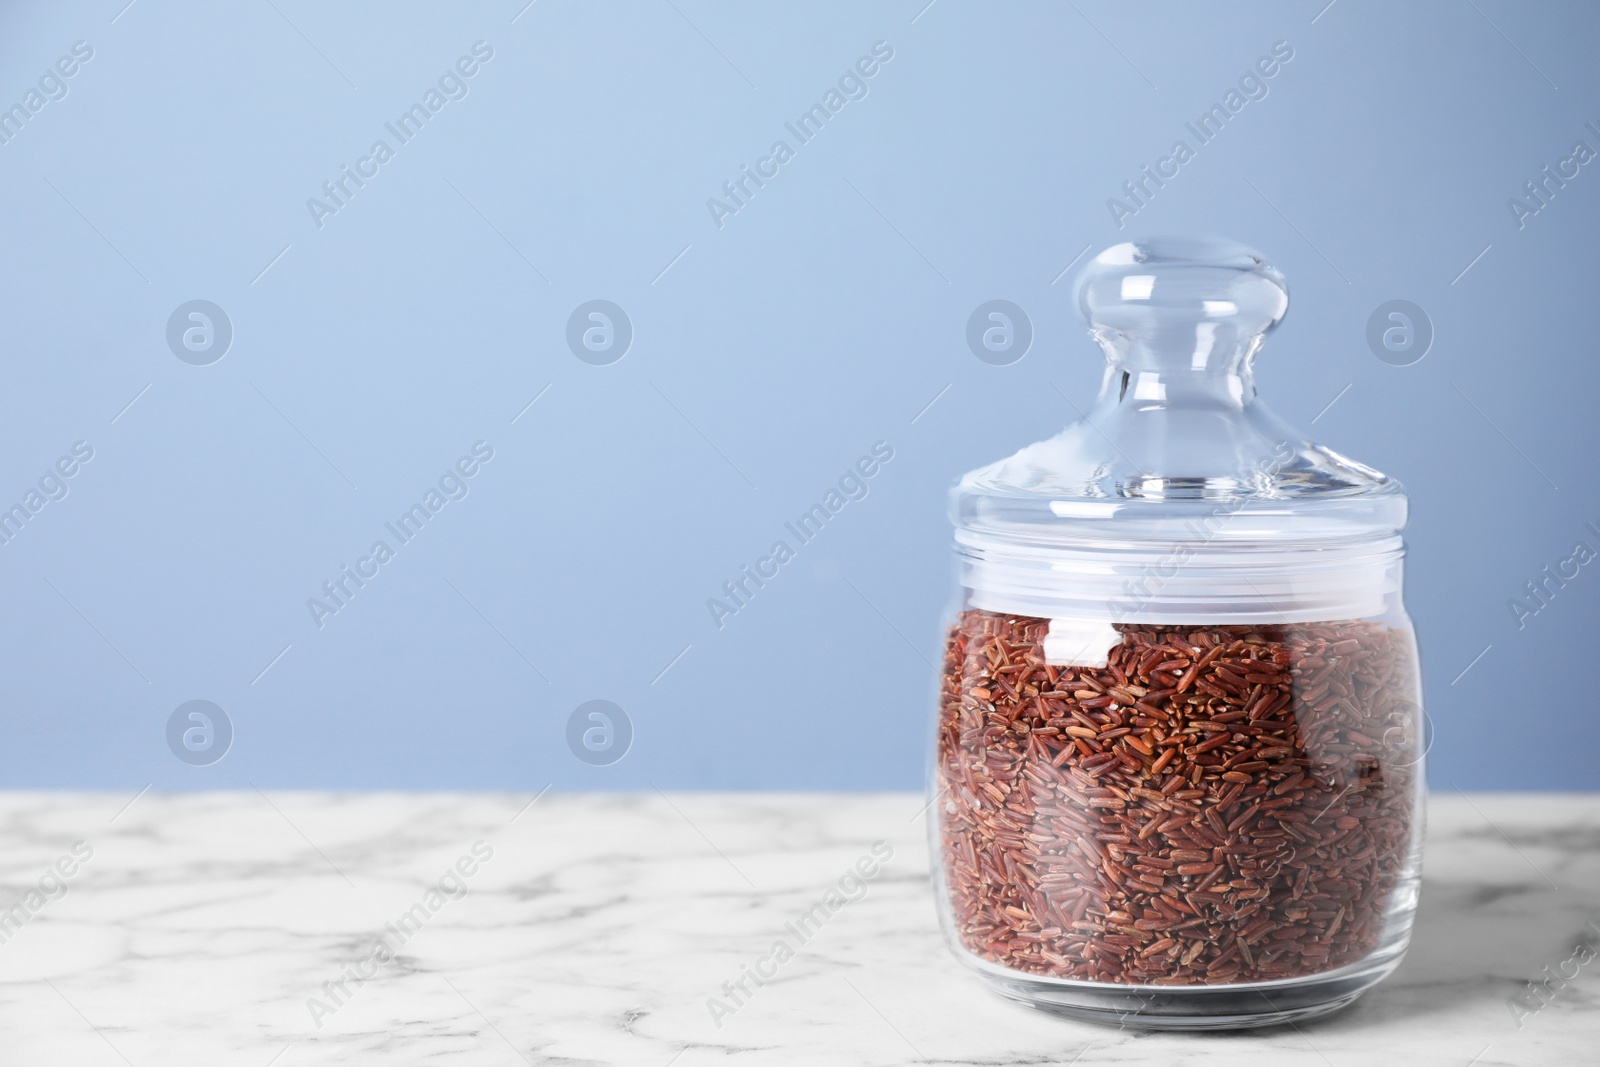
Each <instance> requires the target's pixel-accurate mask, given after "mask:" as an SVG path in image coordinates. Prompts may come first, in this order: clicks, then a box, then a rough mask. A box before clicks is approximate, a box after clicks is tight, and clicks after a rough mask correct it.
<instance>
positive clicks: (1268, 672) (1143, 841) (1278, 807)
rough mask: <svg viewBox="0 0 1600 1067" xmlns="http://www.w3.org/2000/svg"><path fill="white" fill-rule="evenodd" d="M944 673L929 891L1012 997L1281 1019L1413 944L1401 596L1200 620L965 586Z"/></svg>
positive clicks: (1137, 1014)
mask: <svg viewBox="0 0 1600 1067" xmlns="http://www.w3.org/2000/svg"><path fill="white" fill-rule="evenodd" d="M1095 633H1099V634H1101V635H1102V639H1101V641H1100V643H1099V646H1098V647H1095V646H1094V644H1093V642H1092V641H1091V642H1090V646H1091V650H1090V652H1089V654H1088V655H1085V654H1084V653H1083V651H1082V649H1083V648H1084V636H1085V635H1086V634H1087V635H1093V634H1095ZM1064 638H1065V639H1066V643H1065V644H1063V639H1064ZM1106 646H1109V647H1106ZM1063 647H1067V648H1073V649H1076V650H1077V651H1076V652H1073V653H1070V654H1068V655H1066V656H1065V657H1064V658H1063V654H1062V652H1061V649H1062V648H1063ZM1098 649H1104V651H1103V654H1102V653H1100V652H1099V651H1098ZM942 672H943V673H942V679H941V684H940V693H939V708H938V715H937V727H936V736H935V745H934V766H933V774H932V775H931V788H932V790H933V803H932V806H931V810H932V811H933V812H934V813H935V814H936V818H934V819H931V820H930V828H931V832H932V835H933V842H932V845H933V847H932V851H933V854H934V855H935V856H936V857H938V862H937V863H936V864H935V868H936V895H937V899H938V902H939V909H940V912H941V916H942V919H943V923H944V926H945V929H946V932H947V935H948V936H949V939H950V942H951V945H952V947H953V949H954V950H955V952H956V953H957V955H958V956H960V957H961V958H962V959H963V960H964V961H965V962H967V963H969V964H970V965H972V966H973V967H975V968H976V969H977V970H978V971H979V972H980V973H981V974H982V975H983V976H984V977H985V978H986V979H987V980H989V981H990V982H991V983H992V984H993V985H994V986H995V987H996V988H997V989H998V990H999V991H1000V992H1001V993H1003V994H1005V995H1007V996H1010V997H1012V998H1014V999H1018V1000H1022V1001H1024V1002H1026V1003H1029V1004H1032V1005H1033V1006H1036V1007H1040V1008H1045V1009H1047V1010H1055V1011H1059V1012H1064V1013H1068V1014H1075V1015H1080V1016H1084V1017H1090V1018H1096V1019H1102V1020H1108V1021H1116V1022H1118V1023H1120V1024H1123V1025H1134V1026H1145V1027H1173V1028H1213V1027H1214V1028H1223V1027H1238V1026H1249V1025H1268V1024H1272V1023H1278V1022H1283V1021H1285V1020H1288V1019H1295V1018H1301V1017H1307V1016H1311V1015H1316V1014H1321V1013H1323V1012H1326V1011H1331V1010H1334V1009H1336V1008H1338V1007H1340V1006H1342V1005H1344V1004H1346V1003H1349V1002H1350V1001H1351V1000H1353V999H1354V998H1355V997H1356V996H1357V995H1359V994H1360V992H1361V991H1363V990H1364V989H1366V988H1367V987H1369V986H1370V985H1372V984H1373V983H1375V982H1377V981H1378V980H1379V979H1381V978H1382V977H1383V976H1384V975H1386V974H1387V973H1389V972H1390V971H1391V970H1393V969H1394V967H1395V966H1396V965H1397V964H1398V963H1399V960H1400V957H1401V955H1402V954H1403V953H1404V950H1405V946H1406V943H1407V940H1408V938H1409V935H1410V928H1411V921H1412V916H1413V913H1414V911H1415V908H1416V901H1417V892H1418V874H1419V866H1420V843H1421V833H1422V798H1423V766H1422V758H1423V750H1424V743H1423V741H1424V738H1423V725H1424V723H1423V715H1422V710H1421V705H1420V698H1421V694H1420V689H1419V676H1418V669H1417V656H1416V646H1415V642H1414V640H1413V635H1412V629H1411V625H1410V621H1409V620H1408V619H1407V617H1406V615H1405V613H1404V611H1403V609H1402V608H1401V607H1400V604H1399V599H1398V595H1396V596H1394V597H1393V598H1392V599H1390V601H1389V602H1388V604H1387V606H1386V607H1385V610H1384V611H1383V612H1382V613H1381V614H1378V615H1370V616H1368V617H1365V618H1359V619H1345V620H1333V621H1314V622H1284V623H1271V622H1254V623H1242V624H1240V623H1234V624H1219V623H1214V622H1201V623H1196V624H1194V625H1181V624H1177V623H1173V622H1161V623H1140V622H1126V623H1109V622H1104V621H1083V620H1071V619H1065V620H1064V619H1046V618H1041V617H1035V616H1029V615H1018V614H1008V613H1005V612H1002V611H996V610H992V609H986V608H980V607H977V606H975V605H974V604H973V603H972V602H971V597H970V595H964V596H963V599H962V602H961V604H960V605H958V608H957V611H956V612H955V613H954V616H953V618H952V619H951V623H950V627H949V630H948V633H947V639H946V647H945V654H944V660H943V667H942Z"/></svg>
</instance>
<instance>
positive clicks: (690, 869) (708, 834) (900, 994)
mask: <svg viewBox="0 0 1600 1067" xmlns="http://www.w3.org/2000/svg"><path fill="white" fill-rule="evenodd" d="M129 799H130V797H129V796H127V795H117V796H113V795H109V794H61V793H53V794H43V793H27V794H25V793H11V794H0V842H3V845H4V847H3V848H0V938H3V941H0V1034H3V1035H4V1036H3V1045H0V1047H3V1049H4V1052H3V1054H0V1061H3V1062H4V1063H6V1064H51V1065H55V1064H85V1065H95V1064H105V1065H107V1067H115V1065H117V1064H122V1063H127V1064H134V1065H137V1067H144V1065H146V1064H149V1065H156V1064H160V1065H163V1067H167V1065H175V1064H190V1063H193V1064H205V1065H208V1067H210V1065H217V1064H243V1065H254V1067H268V1065H271V1067H296V1065H300V1064H344V1063H359V1064H383V1063H394V1064H454V1063H462V1064H515V1063H517V1062H519V1060H521V1061H525V1062H527V1063H534V1064H565V1065H580V1064H640V1065H644V1067H702V1065H711V1064H717V1065H728V1064H762V1065H766V1064H772V1065H779V1064H803V1065H808V1067H809V1065H830V1067H831V1065H840V1067H856V1065H863V1067H866V1065H876V1064H885V1065H890V1064H906V1063H918V1062H927V1063H936V1064H995V1065H1000V1064H1070V1063H1078V1064H1163V1065H1187V1064H1203V1063H1228V1064H1243V1065H1253V1064H1263V1065H1265V1064H1274V1065H1276V1064H1283V1063H1309V1064H1330V1065H1341V1067H1342V1065H1344V1064H1350V1065H1357V1064H1362V1065H1365V1064H1372V1063H1404V1064H1408V1065H1410V1064H1445V1065H1453V1067H1468V1065H1469V1064H1472V1065H1473V1067H1490V1065H1500V1064H1577V1063H1585V1062H1595V1061H1596V1058H1597V1057H1600V1053H1596V1051H1595V1049H1596V1047H1597V1046H1600V1011H1597V1008H1600V959H1596V960H1592V961H1587V962H1578V961H1579V960H1583V959H1584V958H1585V954H1587V955H1588V956H1592V955H1593V952H1594V949H1593V948H1592V947H1590V946H1596V945H1600V925H1597V924H1600V797H1597V796H1555V795H1551V796H1508V795H1486V794H1474V795H1471V796H1464V795H1461V794H1454V793H1452V794H1445V795H1441V796H1436V797H1433V798H1432V799H1431V800H1430V804H1429V816H1428V842H1427V855H1426V860H1425V865H1424V888H1423V901H1422V910H1421V913H1420V916H1419V919H1418V924H1417V928H1416V934H1415V938H1414V940H1413V943H1412V948H1411V952H1410V954H1409V956H1408V957H1407V959H1406V962H1405V963H1404V964H1403V965H1402V967H1401V969H1400V970H1399V971H1398V972H1397V973H1396V974H1395V975H1393V976H1392V977H1391V978H1390V979H1388V980H1387V981H1386V982H1384V983H1383V984H1381V985H1380V986H1378V987H1377V988H1376V989H1374V990H1372V991H1371V992H1369V993H1368V994H1367V995H1366V996H1365V997H1363V998H1362V999H1361V1000H1360V1001H1358V1002H1357V1003H1356V1005H1354V1006H1353V1007H1352V1008H1350V1009H1349V1010H1347V1011H1345V1012H1343V1013H1341V1014H1339V1015H1336V1016H1334V1017H1331V1018H1328V1019H1324V1020H1317V1021H1314V1022H1310V1023H1304V1024H1301V1025H1300V1026H1299V1027H1298V1028H1295V1027H1279V1028H1274V1029H1268V1030H1262V1031H1254V1032H1248V1033H1236V1034H1208V1035H1181V1034H1180V1035H1174V1034H1150V1033H1144V1032H1138V1031H1133V1030H1126V1031H1117V1030H1114V1029H1107V1028H1102V1027H1097V1026H1092V1025H1089V1024H1084V1023H1077V1022H1072V1021H1068V1020H1064V1019H1060V1018H1055V1017H1051V1016H1047V1015H1043V1014H1040V1013H1036V1012H1033V1011H1029V1010H1028V1009H1025V1008H1022V1007H1019V1006H1016V1005H1013V1004H1010V1003H1008V1002H1006V1001H1004V1000H1002V999H1000V998H998V997H996V996H994V995H992V994H990V993H989V992H987V990H986V989H985V988H984V987H983V986H982V985H981V984H980V983H979V981H978V980H977V978H976V977H975V976H972V975H970V974H968V973H967V972H966V971H965V970H964V969H963V968H962V967H961V966H960V965H959V964H958V963H957V962H956V960H955V959H954V958H953V957H952V956H951V955H950V954H949V952H948V951H947V950H946V948H945V946H944V942H943V939H942V936H941V934H940V932H939V929H938V922H937V918H936V916H935V912H934V908H933V902H932V899H931V897H930V893H929V888H928V873H927V872H928V866H927V864H928V855H927V846H926V841H925V825H924V819H925V814H924V810H923V809H924V800H923V798H921V797H918V796H913V795H908V794H875V795H849V796H845V795H824V794H815V795H767V794H763V795H751V794H719V795H705V794H671V795H661V794H656V793H650V794H643V795H558V794H553V793H552V794H547V795H544V796H541V797H539V798H538V799H537V801H535V802H534V803H532V804H530V803H529V801H530V800H531V799H532V795H531V794H530V795H524V796H509V795H453V794H306V793H282V794H280V793H269V794H261V793H257V792H246V793H222V794H188V795H171V796H163V795H158V794H154V793H146V794H143V795H141V796H139V797H138V798H137V799H136V800H134V801H133V803H131V804H129V803H128V802H129ZM80 842H81V844H78V843H80ZM75 845H76V846H77V847H76V851H75V849H74V846H75ZM875 846H876V850H875ZM86 853H87V856H85V854H86ZM67 871H70V873H63V872H67ZM868 872H870V873H868ZM830 893H835V894H837V895H838V896H837V897H836V898H833V899H834V900H837V901H840V902H841V903H840V906H838V907H837V910H830V909H829V908H826V907H825V908H824V909H822V910H821V911H819V910H817V909H816V908H815V907H814V906H815V905H817V904H818V903H819V902H827V901H829V897H828V894H830ZM13 905H17V906H18V907H19V908H20V911H19V910H17V908H13V907H12V906H13ZM7 908H12V910H11V911H10V912H6V911H5V910H4V909H7ZM824 912H825V913H826V915H827V917H826V919H825V920H823V919H821V918H818V916H820V915H822V914H823V913H824ZM807 915H810V916H811V919H810V920H809V921H807V920H806V918H805V917H806V916H807ZM780 943H782V944H783V945H785V946H786V950H782V951H780V950H778V949H777V946H778V945H779V944H780ZM379 946H382V947H381V948H380V947H379ZM1575 948H1576V949H1577V951H1576V952H1575ZM752 968H758V969H759V970H760V972H761V973H764V974H768V975H771V977H769V978H765V979H763V982H764V984H762V985H761V986H759V987H754V986H753V984H752V983H751V982H750V981H749V980H748V979H746V985H747V986H748V987H751V988H754V993H753V995H749V996H743V995H741V996H739V997H738V998H735V997H733V996H731V995H730V993H729V992H728V990H729V989H730V988H733V983H735V982H736V981H738V980H739V979H740V978H741V977H742V976H744V975H746V974H748V973H749V971H750V969H752ZM1546 968H1548V970H1546ZM1574 971H1576V975H1575V977H1572V978H1570V979H1565V980H1564V984H1561V982H1562V980H1559V979H1558V980H1556V981H1553V982H1552V984H1551V988H1549V989H1547V990H1545V993H1544V997H1543V998H1542V999H1534V998H1533V997H1531V996H1529V995H1528V986H1527V983H1528V982H1529V981H1530V980H1532V979H1537V978H1540V977H1548V976H1550V975H1554V974H1558V973H1561V972H1565V973H1568V974H1570V973H1572V972H1574ZM725 983H728V984H727V985H725ZM1518 994H1522V995H1524V996H1525V997H1526V999H1525V1000H1524V1005H1525V1007H1524V1010H1523V1011H1521V1012H1518V1011H1516V1010H1514V1009H1513V1008H1512V1007H1511V1005H1510V1003H1509V1001H1510V999H1511V998H1512V997H1514V996H1516V995H1518ZM718 1005H721V1007H720V1008H719V1007H718ZM1541 1005H1542V1006H1541ZM1535 1008H1536V1009H1537V1010H1534V1009H1535Z"/></svg>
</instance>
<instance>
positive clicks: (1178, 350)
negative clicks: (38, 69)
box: [952, 237, 1406, 543]
mask: <svg viewBox="0 0 1600 1067" xmlns="http://www.w3.org/2000/svg"><path fill="white" fill-rule="evenodd" d="M1075 297H1076V300H1077V304H1078V308H1079V310H1080V311H1081V312H1082V314H1083V316H1084V318H1085V319H1087V320H1088V323H1089V327H1090V330H1089V332H1090V335H1091V336H1092V337H1094V339H1095V340H1096V341H1098V342H1099V344H1100V347H1101V348H1102V349H1103V350H1104V352H1105V356H1106V359H1107V361H1108V364H1109V365H1108V366H1107V368H1106V372H1105V378H1104V381H1103V383H1102V385H1101V389H1100V395H1099V397H1098V399H1097V400H1095V402H1094V404H1093V405H1092V407H1089V408H1088V410H1087V411H1086V412H1084V413H1083V417H1081V418H1079V419H1078V420H1077V421H1075V422H1073V423H1071V424H1070V425H1068V426H1067V427H1066V429H1064V430H1062V431H1061V432H1060V433H1059V434H1057V435H1056V436H1054V437H1052V438H1050V439H1048V440H1046V441H1041V442H1039V443H1037V444H1033V445H1029V446H1028V447H1027V448H1024V449H1022V450H1021V451H1020V452H1017V453H1016V454H1015V455H1013V456H1010V457H1008V458H1006V459H1003V460H1001V461H999V462H998V463H994V464H991V465H990V466H987V467H983V468H981V469H979V470H976V471H973V472H971V473H970V474H968V475H967V476H966V477H964V478H963V479H962V480H961V481H960V482H959V483H958V485H957V486H956V488H955V490H954V492H953V494H952V505H953V509H952V510H953V514H952V518H953V519H954V520H955V522H956V524H957V526H958V527H961V528H964V529H969V530H974V531H985V532H988V533H991V534H994V535H998V536H1001V537H1015V538H1020V539H1023V540H1028V541H1033V540H1038V539H1042V540H1044V541H1057V540H1061V539H1065V540H1068V541H1073V542H1080V543H1082V542H1086V541H1093V540H1096V539H1098V538H1101V537H1109V538H1114V539H1117V540H1119V541H1123V540H1126V539H1128V538H1135V539H1141V540H1143V539H1148V540H1156V541H1171V540H1173V539H1174V538H1177V537H1181V531H1182V530H1183V529H1184V524H1185V522H1186V521H1192V520H1195V519H1197V518H1202V519H1209V520H1213V521H1211V522H1210V525H1212V526H1216V527H1218V528H1217V529H1214V530H1211V531H1210V532H1209V533H1208V535H1207V538H1206V539H1207V540H1213V539H1221V540H1225V541H1230V542H1263V541H1265V542H1282V541H1284V540H1295V541H1300V540H1325V539H1335V540H1347V539H1352V538H1354V539H1367V538H1373V537H1383V536H1385V535H1389V536H1392V535H1393V534H1395V533H1396V532H1397V531H1398V530H1399V529H1400V528H1401V527H1402V526H1403V525H1404V523H1405V515H1406V502H1405V495H1404V492H1403V490H1402V489H1401V487H1400V486H1399V484H1398V483H1397V482H1395V481H1394V480H1393V479H1391V478H1389V477H1387V476H1385V475H1383V474H1382V473H1380V472H1378V471H1376V470H1373V469H1372V468H1370V467H1367V466H1364V465H1362V464H1360V463H1358V462H1356V461H1355V460H1352V459H1348V458H1346V457H1344V456H1341V455H1340V454H1338V453H1337V452H1334V451H1333V450H1331V449H1328V448H1325V447H1323V446H1321V445H1318V444H1315V443H1314V442H1312V441H1310V440H1308V439H1307V438H1306V437H1305V436H1304V435H1303V434H1301V433H1300V432H1299V431H1297V430H1295V429H1294V428H1293V427H1291V426H1289V425H1288V424H1287V423H1285V422H1284V421H1283V420H1282V419H1280V418H1278V417H1277V416H1276V415H1274V414H1273V413H1272V412H1271V411H1270V410H1268V408H1267V406H1266V405H1265V404H1264V403H1263V402H1262V401H1261V400H1260V399H1259V398H1258V397H1257V395H1256V386H1255V378H1254V373H1253V364H1254V361H1255V358H1256V354H1257V353H1258V352H1259V351H1260V349H1261V348H1262V344H1263V342H1264V341H1265V339H1266V336H1267V334H1268V333H1270V332H1271V331H1272V330H1273V328H1275V327H1276V326H1277V325H1278V323H1279V322H1281V321H1282V320H1283V316H1284V313H1285V312H1286V311H1287V310H1288V307H1289V288H1288V284H1287V282H1285V280H1284V277H1283V275H1282V274H1281V273H1279V271H1278V270H1277V268H1275V267H1274V266H1272V264H1271V263H1269V262H1267V260H1266V259H1265V257H1263V256H1262V255H1261V254H1260V253H1258V252H1255V251H1253V250H1252V249H1249V248H1247V247H1245V246H1243V245H1240V244H1238V243H1235V242H1232V241H1221V240H1211V239H1199V238H1182V237H1158V238H1151V239H1148V240H1143V241H1137V242H1129V243H1125V244H1119V245H1114V246H1112V247H1110V248H1107V249H1106V250H1105V251H1103V252H1101V253H1100V254H1099V255H1097V256H1095V257H1094V258H1093V259H1092V260H1090V261H1089V263H1088V264H1087V265H1085V266H1084V268H1083V269H1082V271H1081V272H1080V273H1079V276H1078V279H1077V283H1076V285H1075ZM1218 516H1220V517H1222V518H1223V519H1225V520H1226V521H1222V522H1217V521H1215V520H1216V519H1217V518H1218Z"/></svg>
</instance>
